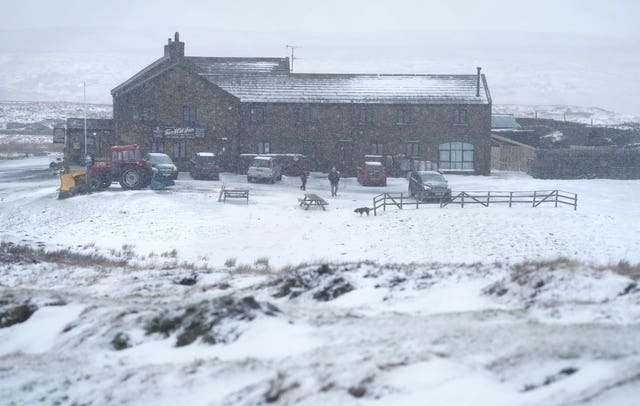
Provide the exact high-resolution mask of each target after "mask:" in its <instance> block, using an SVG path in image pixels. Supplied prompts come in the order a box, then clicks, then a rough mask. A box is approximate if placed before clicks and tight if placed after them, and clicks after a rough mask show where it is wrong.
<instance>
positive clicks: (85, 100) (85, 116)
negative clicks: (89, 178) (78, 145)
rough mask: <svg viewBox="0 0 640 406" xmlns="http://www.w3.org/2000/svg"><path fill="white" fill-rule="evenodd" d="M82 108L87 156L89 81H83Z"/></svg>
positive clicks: (85, 155)
mask: <svg viewBox="0 0 640 406" xmlns="http://www.w3.org/2000/svg"><path fill="white" fill-rule="evenodd" d="M82 110H83V111H84V158H85V159H86V157H87V82H82Z"/></svg>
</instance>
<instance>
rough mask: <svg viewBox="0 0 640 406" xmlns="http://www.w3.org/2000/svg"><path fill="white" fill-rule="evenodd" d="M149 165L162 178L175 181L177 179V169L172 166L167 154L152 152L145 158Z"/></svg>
mask: <svg viewBox="0 0 640 406" xmlns="http://www.w3.org/2000/svg"><path fill="white" fill-rule="evenodd" d="M145 159H146V160H147V161H148V162H149V165H151V167H152V168H153V169H155V170H157V171H158V172H159V173H160V174H161V175H162V176H166V177H167V178H169V179H173V180H176V179H177V178H178V168H177V167H176V166H175V165H174V164H173V161H172V160H171V158H169V155H167V154H161V153H158V152H152V153H149V154H147V156H145Z"/></svg>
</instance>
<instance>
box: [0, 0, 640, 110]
mask: <svg viewBox="0 0 640 406" xmlns="http://www.w3.org/2000/svg"><path fill="white" fill-rule="evenodd" d="M2 15H3V19H2V25H1V26H0V69H4V70H5V72H4V74H3V72H0V98H3V97H11V95H12V94H13V93H12V92H13V90H11V89H13V88H17V87H18V85H16V84H15V83H13V84H10V85H9V84H8V82H10V81H11V80H10V79H11V74H12V72H9V71H7V70H10V69H11V66H24V65H28V67H29V69H35V68H34V67H33V66H31V65H32V63H31V62H29V61H33V60H34V59H33V58H36V57H35V56H34V54H42V53H54V54H56V55H58V56H59V55H66V54H69V55H71V54H77V53H88V54H94V55H98V54H109V55H112V58H115V59H116V60H115V61H114V63H115V64H116V68H117V66H121V69H120V70H117V69H116V68H111V70H110V71H109V72H111V73H110V74H111V75H112V76H113V79H112V81H113V82H114V83H111V84H109V83H108V81H109V79H107V78H103V79H101V80H103V81H104V82H105V87H108V86H111V85H113V86H115V85H117V84H118V81H120V80H123V79H126V78H127V77H129V76H130V75H132V74H133V73H135V70H137V69H140V68H142V67H143V66H144V64H146V63H149V62H151V61H153V60H154V59H155V58H157V57H158V56H160V55H161V53H162V45H163V44H164V43H165V42H166V39H167V37H169V36H171V35H172V34H173V32H174V31H180V34H181V38H182V39H183V40H184V41H185V42H186V53H187V55H203V56H225V55H228V56H284V55H285V53H286V52H287V50H286V49H285V45H286V44H291V43H293V44H295V45H300V46H301V47H302V48H301V49H300V50H299V51H298V56H299V57H301V58H302V59H301V60H300V61H299V65H298V66H299V67H300V68H301V69H305V70H310V71H317V70H341V71H344V70H353V69H357V70H360V71H362V70H369V71H370V70H384V71H388V70H391V71H397V72H407V71H412V70H415V69H417V70H418V71H417V72H416V73H460V72H461V71H463V72H467V71H469V72H471V73H473V71H474V68H475V66H476V65H477V64H479V65H482V66H483V67H484V68H485V72H486V73H487V75H488V78H489V79H490V84H493V86H492V87H494V88H495V89H496V90H497V93H496V92H494V96H497V99H498V100H496V102H505V103H509V102H517V103H523V102H527V101H530V102H531V104H534V103H540V102H547V103H572V104H588V105H602V106H603V107H606V108H615V109H617V110H621V111H623V112H630V113H634V114H639V115H640V102H637V101H636V102H635V105H633V106H632V107H630V104H631V103H633V101H634V100H635V98H636V96H635V94H638V92H640V87H639V86H640V85H635V82H636V80H635V79H634V78H633V76H634V75H635V71H636V68H635V66H638V62H639V61H638V59H637V58H638V57H636V56H635V55H637V54H640V24H639V22H638V19H639V18H638V16H640V1H636V0H531V1H516V0H482V1H480V0H448V1H438V2H436V1H428V0H426V1H420V0H389V1H384V0H355V1H347V0H323V1H317V0H316V1H303V0H295V1H291V0H265V1H257V0H253V1H250V0H236V1H196V0H171V1H170V0H156V1H141V0H115V1H104V0H101V1H91V0H83V1H81V0H55V1H47V0H20V1H4V2H3V4H2ZM2 54H4V57H3V55H2ZM23 55H24V58H22V56H23ZM27 55H28V57H27ZM3 58H4V59H3ZM84 58H89V59H91V57H84ZM101 58H103V57H101ZM119 58H123V59H122V62H119V61H118V59H119ZM127 58H128V59H127ZM136 58H137V59H136ZM96 59H98V57H97V56H96ZM37 60H38V61H40V60H41V59H37ZM3 61H5V63H4V64H2V62H3ZM127 61H128V62H127ZM390 61H391V62H390ZM359 62H361V63H360V64H359ZM100 63H103V61H102V60H101V62H100ZM128 63H129V64H128ZM45 65H46V63H45ZM556 65H557V66H556ZM633 65H635V66H633ZM41 68H42V69H43V70H45V71H46V70H47V69H48V67H47V66H42V67H41ZM56 69H58V68H57V67H56ZM424 69H429V72H424ZM523 69H524V70H528V71H527V72H523ZM572 69H579V70H580V71H581V74H582V75H583V78H584V80H583V82H582V83H578V82H576V79H574V78H572V77H571V74H568V73H567V71H568V70H572ZM50 70H51V69H49V71H50ZM561 70H562V72H561ZM618 70H619V71H618ZM102 73H103V75H104V71H103V72H102ZM16 74H19V72H17V73H16ZM521 74H522V75H524V74H526V75H527V76H533V75H538V74H539V75H543V76H544V75H546V76H545V78H544V80H545V84H544V86H543V87H544V88H545V90H544V93H542V94H541V93H540V92H539V90H538V91H537V93H536V94H530V93H518V91H517V89H516V90H513V89H511V88H512V84H513V81H514V80H520V79H519V78H517V75H521ZM554 75H555V76H554ZM608 75H610V76H608ZM507 76H508V77H507ZM554 77H555V78H556V79H555V80H554V81H556V82H558V89H559V90H557V91H556V92H555V93H554V91H553V89H552V87H553V86H551V85H550V84H547V82H548V81H549V80H552V78H554ZM616 77H617V78H621V79H627V77H628V80H629V82H631V83H633V84H631V85H630V84H629V83H615V82H612V83H608V80H609V79H611V78H616ZM6 78H9V79H6ZM3 80H4V81H5V82H6V83H2V81H3ZM572 81H573V82H572ZM569 82H571V83H569ZM25 83H30V82H29V81H28V80H26V79H21V83H20V84H19V85H20V86H23V85H24V84H25ZM583 83H592V84H594V89H593V90H592V91H590V92H587V90H585V88H586V87H587V85H584V84H583ZM618 86H619V88H618ZM634 86H636V87H635V88H634ZM525 87H526V86H525ZM501 88H502V89H504V90H505V91H502V90H501ZM528 88H529V89H528V91H530V90H532V89H534V90H535V89H539V88H540V85H538V84H536V85H535V86H531V85H529V86H528ZM574 88H575V89H578V90H580V92H582V93H580V94H578V93H576V95H575V97H574V96H572V94H571V93H570V92H569V94H567V93H566V91H567V90H569V91H570V90H571V89H574ZM3 89H4V90H3ZM6 89H9V90H6ZM507 90H508V91H507ZM100 91H101V92H104V91H103V90H100ZM636 91H637V92H636ZM104 93H105V96H107V97H108V92H104ZM500 96H503V99H502V100H500ZM494 98H496V97H494ZM529 99H530V100H529ZM100 100H104V98H102V97H100Z"/></svg>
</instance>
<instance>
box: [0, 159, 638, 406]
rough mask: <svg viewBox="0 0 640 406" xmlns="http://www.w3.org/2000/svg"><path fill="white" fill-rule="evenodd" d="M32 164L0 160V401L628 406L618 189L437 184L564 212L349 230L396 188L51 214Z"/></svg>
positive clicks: (625, 189) (634, 251) (98, 204)
mask: <svg viewBox="0 0 640 406" xmlns="http://www.w3.org/2000/svg"><path fill="white" fill-rule="evenodd" d="M53 158H54V156H50V157H43V158H31V159H23V160H12V161H0V225H1V229H0V240H2V241H4V243H3V244H2V246H1V247H0V297H1V298H2V300H1V301H0V398H1V399H3V402H5V403H6V404H10V405H13V404H16V405H19V404H36V403H42V404H114V405H116V404H117V405H121V404H141V403H149V404H154V405H174V404H191V405H210V404H213V405H219V404H224V405H237V404H240V405H256V404H266V403H272V402H273V403H277V404H298V403H301V404H309V405H319V404H324V405H327V404H330V405H341V404H361V405H367V404H385V405H387V404H388V405H403V404H406V405H424V404H435V405H492V406H493V405H541V404H544V405H571V404H587V405H629V404H634V399H638V398H639V397H640V341H639V340H638V336H639V334H640V288H639V287H638V284H637V281H638V279H640V272H639V269H638V267H637V266H634V265H633V263H637V262H640V233H639V232H638V231H640V230H639V226H638V225H637V224H636V219H637V218H638V217H639V214H640V207H638V204H637V201H638V199H639V198H640V181H615V180H571V181H568V180H566V181H553V180H537V179H532V178H530V177H528V176H526V175H522V174H517V173H506V172H499V173H496V174H494V175H492V176H488V177H476V176H468V177H465V176H448V179H449V183H450V186H451V187H452V189H453V190H454V192H455V191H461V190H465V191H469V190H506V191H511V190H513V191H516V190H548V189H556V188H558V189H562V190H567V191H570V192H575V193H578V196H579V202H578V210H577V211H574V210H573V209H572V208H569V207H560V208H554V207H552V206H548V207H538V208H535V209H534V208H531V207H517V208H511V209H509V208H507V207H490V208H484V207H471V208H467V207H465V208H464V209H462V208H460V207H455V206H450V207H446V208H442V209H441V208H439V207H437V206H433V207H425V206H423V207H421V208H420V209H419V210H415V209H405V210H402V211H400V210H397V209H388V210H387V211H386V212H384V213H382V214H380V215H378V216H373V215H371V216H369V217H367V216H362V217H361V216H359V215H357V214H355V213H354V212H353V209H354V208H356V207H361V206H369V207H370V206H371V201H372V200H371V199H372V197H373V196H374V195H376V194H378V193H381V192H382V191H392V192H404V191H406V189H407V181H406V180H405V179H390V181H389V186H388V187H386V188H364V187H361V186H359V185H358V184H357V182H356V181H355V179H351V178H348V179H344V180H343V181H342V182H341V185H340V190H339V192H338V196H337V197H334V198H332V197H330V193H329V190H328V189H329V188H328V182H327V180H326V175H325V174H321V173H312V175H311V177H310V179H309V183H308V192H310V193H318V194H320V195H321V196H323V197H324V198H325V199H327V201H328V202H329V206H328V208H327V211H322V210H319V209H317V208H311V209H309V210H308V211H305V210H303V209H301V208H300V207H299V206H298V202H297V198H298V197H300V196H301V193H302V192H301V191H300V190H299V189H298V186H299V179H297V178H289V177H284V179H283V181H282V182H281V183H277V184H276V185H257V184H247V182H246V178H245V177H243V176H239V175H233V174H222V180H221V181H195V180H191V178H190V177H189V175H188V173H181V174H180V177H179V179H178V180H177V182H176V186H175V187H173V188H172V189H170V190H166V191H160V192H155V191H150V190H141V191H123V190H120V188H119V187H118V186H117V185H115V184H114V186H113V187H112V189H111V190H109V191H107V192H103V193H96V194H92V195H85V196H77V197H74V198H71V199H67V200H63V201H58V200H56V196H57V192H56V188H57V186H58V180H57V179H56V178H55V177H54V176H52V175H51V174H49V173H48V170H47V169H46V168H47V166H48V163H49V161H50V160H51V159H53ZM222 183H224V184H226V185H227V186H229V187H249V188H250V189H251V196H250V201H249V204H248V205H247V204H245V203H244V202H242V201H231V202H227V203H218V202H217V198H218V191H219V188H220V186H221V184H222ZM24 246H28V247H33V248H34V250H29V249H28V248H25V247H24ZM39 247H42V248H44V249H45V250H46V251H38V250H37V248H39ZM58 249H60V250H62V251H61V252H55V250H58ZM47 252H48V253H47ZM559 257H564V258H566V259H558V258H559ZM620 261H623V262H620ZM625 261H628V262H625ZM629 263H630V264H629ZM25 315H26V319H25Z"/></svg>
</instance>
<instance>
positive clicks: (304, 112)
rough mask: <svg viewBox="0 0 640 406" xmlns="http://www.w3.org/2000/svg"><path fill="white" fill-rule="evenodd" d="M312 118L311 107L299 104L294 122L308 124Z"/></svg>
mask: <svg viewBox="0 0 640 406" xmlns="http://www.w3.org/2000/svg"><path fill="white" fill-rule="evenodd" d="M312 120H313V116H312V112H311V107H310V106H301V107H298V109H297V110H296V123H298V124H309V123H310V122H311V121H312Z"/></svg>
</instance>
